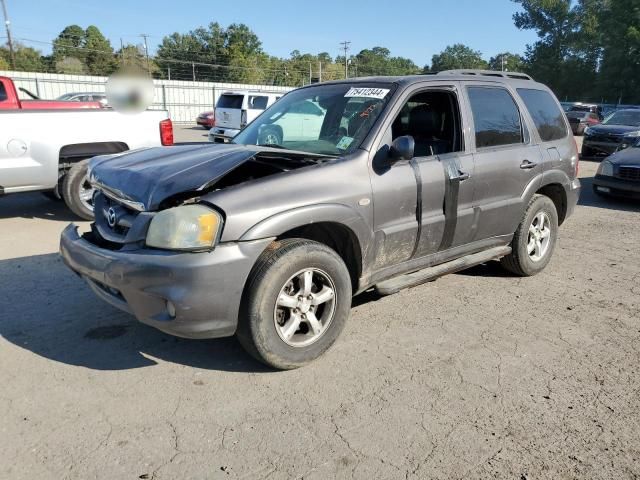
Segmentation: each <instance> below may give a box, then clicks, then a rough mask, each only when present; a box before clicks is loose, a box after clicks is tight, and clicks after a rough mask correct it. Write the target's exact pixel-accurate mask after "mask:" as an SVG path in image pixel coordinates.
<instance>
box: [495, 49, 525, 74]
mask: <svg viewBox="0 0 640 480" xmlns="http://www.w3.org/2000/svg"><path fill="white" fill-rule="evenodd" d="M503 67H504V70H506V71H509V72H522V71H523V70H525V68H526V67H525V61H524V58H523V57H522V56H521V55H518V54H517V53H510V52H504V53H499V54H497V55H496V56H495V57H491V58H490V59H489V69H490V70H498V71H500V70H502V68H503Z"/></svg>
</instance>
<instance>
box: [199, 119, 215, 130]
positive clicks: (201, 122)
mask: <svg viewBox="0 0 640 480" xmlns="http://www.w3.org/2000/svg"><path fill="white" fill-rule="evenodd" d="M196 123H197V124H198V125H200V126H201V127H208V128H211V127H213V126H214V125H215V121H214V120H213V119H211V120H210V119H208V118H196Z"/></svg>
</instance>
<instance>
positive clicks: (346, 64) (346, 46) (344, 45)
mask: <svg viewBox="0 0 640 480" xmlns="http://www.w3.org/2000/svg"><path fill="white" fill-rule="evenodd" d="M340 45H342V49H343V50H344V78H349V60H348V58H347V52H348V51H349V45H351V42H348V41H346V40H345V41H344V42H340Z"/></svg>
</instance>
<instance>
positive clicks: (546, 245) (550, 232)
mask: <svg viewBox="0 0 640 480" xmlns="http://www.w3.org/2000/svg"><path fill="white" fill-rule="evenodd" d="M557 234H558V212H557V211H556V206H555V205H554V203H553V202H552V201H551V199H550V198H549V197H546V196H544V195H538V194H536V195H534V196H533V198H532V199H531V201H530V202H529V205H528V207H527V209H526V211H525V213H524V217H523V219H522V222H520V225H518V229H517V230H516V233H515V234H514V236H513V240H512V242H511V248H512V251H511V253H510V254H509V255H507V256H506V257H503V258H502V259H501V260H500V262H501V263H502V266H503V267H504V268H506V269H507V270H508V271H510V272H511V273H515V274H516V275H519V276H521V277H530V276H532V275H535V274H536V273H538V272H540V271H542V270H543V269H544V267H546V266H547V264H548V263H549V260H551V255H552V254H553V249H554V247H555V244H556V236H557Z"/></svg>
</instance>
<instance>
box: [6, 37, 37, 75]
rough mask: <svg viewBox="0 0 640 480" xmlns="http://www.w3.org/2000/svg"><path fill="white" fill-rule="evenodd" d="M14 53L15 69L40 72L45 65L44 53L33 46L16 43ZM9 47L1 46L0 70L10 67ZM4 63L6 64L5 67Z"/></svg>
mask: <svg viewBox="0 0 640 480" xmlns="http://www.w3.org/2000/svg"><path fill="white" fill-rule="evenodd" d="M13 53H14V58H15V67H16V68H15V69H16V70H18V71H22V72H38V71H42V70H43V67H44V59H43V57H42V54H41V53H40V52H39V51H38V50H36V49H34V48H31V47H25V46H24V45H22V44H20V43H14V45H13ZM10 58H11V57H10V55H9V49H8V48H6V47H0V70H4V69H7V70H8V69H10V68H11V62H10ZM2 65H6V67H3V66H2Z"/></svg>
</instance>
